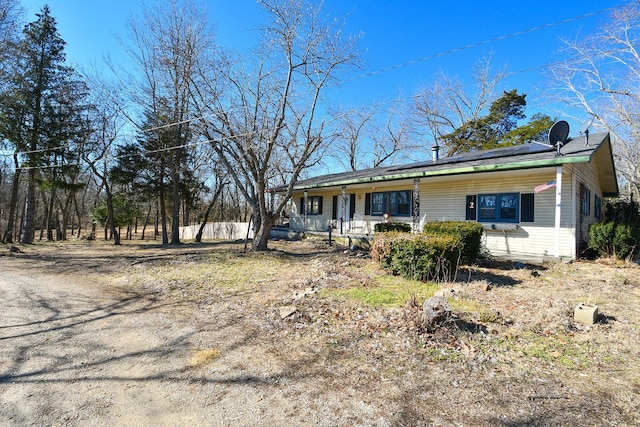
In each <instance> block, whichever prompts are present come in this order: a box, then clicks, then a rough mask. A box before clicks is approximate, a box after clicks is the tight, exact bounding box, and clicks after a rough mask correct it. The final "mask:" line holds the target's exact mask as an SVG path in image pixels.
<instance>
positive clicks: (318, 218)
mask: <svg viewBox="0 0 640 427" xmlns="http://www.w3.org/2000/svg"><path fill="white" fill-rule="evenodd" d="M333 194H335V191H333V192H329V191H309V197H313V196H322V215H307V219H306V226H305V218H304V215H302V213H301V212H302V207H301V206H300V199H301V198H303V197H304V193H303V192H296V193H294V194H293V195H292V202H293V206H294V209H293V210H292V212H291V215H290V217H289V222H290V227H291V229H292V230H314V231H325V230H326V229H327V227H328V226H329V224H330V223H331V208H332V204H333V203H332V200H331V199H332V195H333Z"/></svg>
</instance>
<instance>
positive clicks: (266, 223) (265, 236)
mask: <svg viewBox="0 0 640 427" xmlns="http://www.w3.org/2000/svg"><path fill="white" fill-rule="evenodd" d="M256 217H257V216H256ZM275 220H276V217H275V215H273V214H271V213H267V214H265V215H261V216H260V224H259V227H258V229H257V230H258V231H257V232H256V235H255V236H254V237H253V244H252V247H251V249H252V250H253V251H266V250H267V249H268V248H267V244H268V243H269V235H270V234H271V229H272V228H273V224H274V223H275Z"/></svg>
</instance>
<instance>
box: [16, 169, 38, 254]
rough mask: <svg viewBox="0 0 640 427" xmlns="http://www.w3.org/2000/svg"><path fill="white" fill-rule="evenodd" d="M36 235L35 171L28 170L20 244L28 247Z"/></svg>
mask: <svg viewBox="0 0 640 427" xmlns="http://www.w3.org/2000/svg"><path fill="white" fill-rule="evenodd" d="M35 233H36V170H35V169H33V168H32V169H29V184H28V187H27V203H26V212H25V215H24V228H23V230H22V239H21V240H20V243H23V244H25V245H30V244H32V243H33V236H34V235H35Z"/></svg>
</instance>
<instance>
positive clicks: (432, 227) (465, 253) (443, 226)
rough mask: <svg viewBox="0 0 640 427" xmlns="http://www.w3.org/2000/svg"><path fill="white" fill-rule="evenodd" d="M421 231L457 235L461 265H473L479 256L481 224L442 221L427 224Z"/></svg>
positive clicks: (482, 230)
mask: <svg viewBox="0 0 640 427" xmlns="http://www.w3.org/2000/svg"><path fill="white" fill-rule="evenodd" d="M422 231H423V232H424V233H425V234H451V235H457V236H459V237H460V239H461V240H462V249H461V251H462V255H461V258H462V259H461V262H462V263H463V264H467V265H468V264H473V263H474V262H476V260H477V259H478V257H479V256H480V246H481V244H482V233H483V232H484V229H483V228H482V224H480V223H477V222H469V221H443V222H428V223H426V224H425V225H424V227H423V229H422Z"/></svg>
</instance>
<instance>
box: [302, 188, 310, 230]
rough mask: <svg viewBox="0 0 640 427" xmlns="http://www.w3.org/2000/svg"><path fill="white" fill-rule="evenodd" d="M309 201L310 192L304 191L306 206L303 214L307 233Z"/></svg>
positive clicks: (304, 227) (304, 228)
mask: <svg viewBox="0 0 640 427" xmlns="http://www.w3.org/2000/svg"><path fill="white" fill-rule="evenodd" d="M308 200H309V191H308V190H304V206H303V207H302V212H303V213H304V226H303V228H302V229H303V231H304V232H305V233H306V232H307V211H308V209H307V206H308V205H307V203H308Z"/></svg>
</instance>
